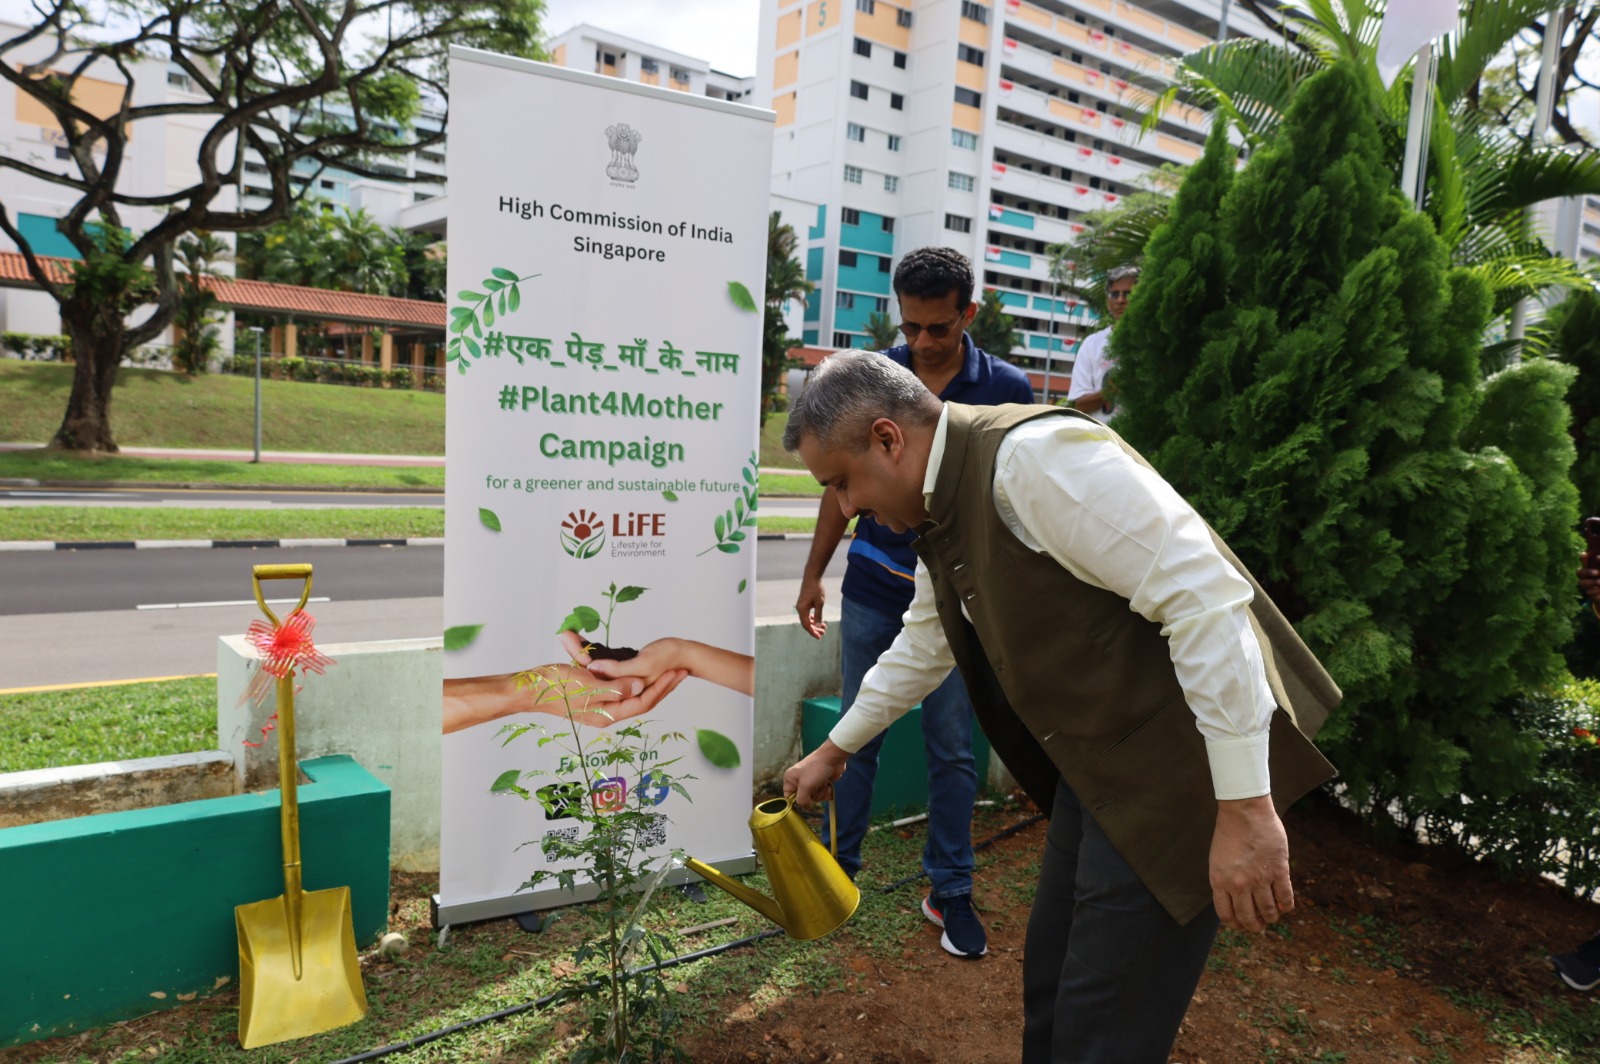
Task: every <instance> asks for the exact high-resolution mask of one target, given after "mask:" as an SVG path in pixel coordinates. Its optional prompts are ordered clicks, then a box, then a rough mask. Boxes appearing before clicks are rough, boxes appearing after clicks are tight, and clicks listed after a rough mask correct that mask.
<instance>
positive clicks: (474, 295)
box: [456, 289, 484, 303]
mask: <svg viewBox="0 0 1600 1064" xmlns="http://www.w3.org/2000/svg"><path fill="white" fill-rule="evenodd" d="M456 298H457V299H466V300H470V301H471V302H473V303H481V302H483V298H484V296H483V293H482V292H469V291H467V290H466V289H462V290H461V291H459V292H457V293H456Z"/></svg>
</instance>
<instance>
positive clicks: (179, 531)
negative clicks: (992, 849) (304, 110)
mask: <svg viewBox="0 0 1600 1064" xmlns="http://www.w3.org/2000/svg"><path fill="white" fill-rule="evenodd" d="M816 523H817V522H816V519H815V518H810V517H761V518H759V524H758V527H757V531H758V532H767V533H773V532H810V531H811V530H812V529H813V528H815V527H816ZM442 535H444V510H443V509H436V508H432V507H418V506H384V507H379V506H373V507H351V508H339V509H327V510H200V509H195V510H190V509H180V508H177V507H154V506H140V507H134V506H6V507H0V541H4V540H29V541H34V542H41V541H48V540H58V541H61V542H70V543H82V542H89V541H103V540H130V539H328V538H339V539H393V538H398V537H424V536H442Z"/></svg>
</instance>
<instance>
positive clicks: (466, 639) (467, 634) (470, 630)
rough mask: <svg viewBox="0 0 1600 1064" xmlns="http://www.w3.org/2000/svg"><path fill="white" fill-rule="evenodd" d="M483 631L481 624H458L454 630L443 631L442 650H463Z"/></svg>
mask: <svg viewBox="0 0 1600 1064" xmlns="http://www.w3.org/2000/svg"><path fill="white" fill-rule="evenodd" d="M481 631H483V625H481V624H458V625H456V626H455V627H454V628H446V629H445V630H444V648H445V649H446V650H465V649H467V648H468V647H469V646H471V645H472V641H473V640H474V639H476V638H478V633H479V632H481Z"/></svg>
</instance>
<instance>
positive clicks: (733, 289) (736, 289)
mask: <svg viewBox="0 0 1600 1064" xmlns="http://www.w3.org/2000/svg"><path fill="white" fill-rule="evenodd" d="M728 298H729V299H731V300H733V305H734V306H736V307H738V308H739V309H740V310H748V311H750V312H751V313H755V309H756V301H755V299H754V297H752V296H751V295H750V289H748V288H746V287H745V286H744V285H742V284H740V283H739V282H738V281H729V282H728Z"/></svg>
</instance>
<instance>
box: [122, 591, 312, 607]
mask: <svg viewBox="0 0 1600 1064" xmlns="http://www.w3.org/2000/svg"><path fill="white" fill-rule="evenodd" d="M266 601H267V605H268V606H287V605H292V604H294V603H297V602H299V601H300V600H299V599H297V598H283V599H267V600H266ZM332 601H333V600H332V599H331V598H329V597H328V596H327V595H317V596H314V597H312V598H308V599H306V602H307V603H308V604H309V603H312V602H332ZM255 604H256V600H255V599H233V600H231V601H228V602H149V603H145V604H144V605H140V606H135V607H134V609H136V610H189V609H197V608H199V607H201V606H254V605H255Z"/></svg>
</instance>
